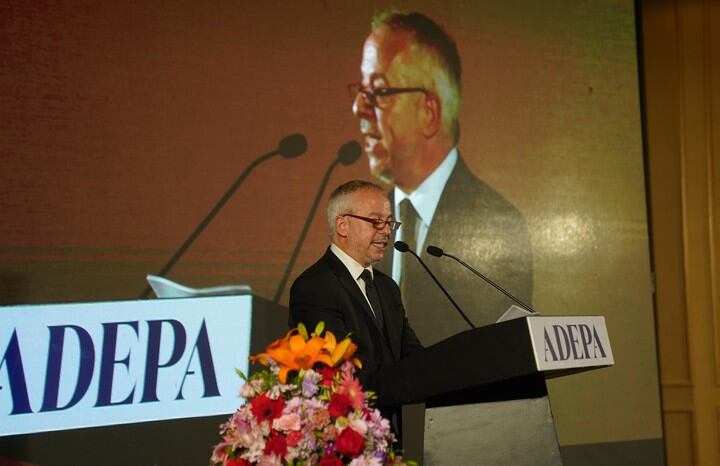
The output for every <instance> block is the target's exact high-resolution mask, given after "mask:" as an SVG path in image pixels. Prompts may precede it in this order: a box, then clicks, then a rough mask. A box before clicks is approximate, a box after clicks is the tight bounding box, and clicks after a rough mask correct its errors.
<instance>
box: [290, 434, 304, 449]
mask: <svg viewBox="0 0 720 466" xmlns="http://www.w3.org/2000/svg"><path fill="white" fill-rule="evenodd" d="M303 437H305V436H304V435H303V433H302V432H298V431H293V432H290V433H289V434H288V435H287V444H288V446H290V447H296V446H297V445H298V443H300V440H302V439H303Z"/></svg>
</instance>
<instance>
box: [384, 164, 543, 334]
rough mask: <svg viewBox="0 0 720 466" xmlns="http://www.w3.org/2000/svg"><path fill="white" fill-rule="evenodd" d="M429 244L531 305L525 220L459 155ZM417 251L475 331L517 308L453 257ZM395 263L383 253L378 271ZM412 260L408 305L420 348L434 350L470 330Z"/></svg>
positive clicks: (405, 295)
mask: <svg viewBox="0 0 720 466" xmlns="http://www.w3.org/2000/svg"><path fill="white" fill-rule="evenodd" d="M401 220H402V219H401ZM429 245H434V246H438V247H441V248H442V249H444V250H445V252H447V253H449V254H452V255H454V256H457V257H459V258H460V259H462V260H464V261H465V262H467V263H468V264H470V265H471V266H472V267H474V268H475V269H477V270H479V271H480V272H481V273H483V274H484V275H486V276H487V277H489V278H490V279H491V280H493V281H494V282H495V283H497V284H499V285H500V286H502V287H503V288H505V289H506V290H508V291H510V292H511V293H513V294H514V295H515V296H517V297H518V298H519V299H520V300H521V301H523V302H525V303H526V304H528V305H532V303H531V299H532V286H533V272H532V262H533V261H532V248H531V245H530V237H529V234H528V230H527V226H526V224H525V219H524V218H523V216H522V215H521V214H520V212H519V211H518V210H517V209H516V208H515V206H513V205H512V204H511V203H510V202H509V201H508V200H507V199H505V198H504V197H503V196H502V195H500V194H499V193H498V192H497V191H495V190H494V189H493V188H491V187H490V186H488V185H487V184H485V183H484V182H482V181H481V180H478V179H477V178H475V176H474V175H473V174H472V173H471V172H470V170H469V169H468V168H467V166H466V165H465V163H464V162H463V160H462V157H458V161H457V164H456V165H455V168H454V169H453V172H452V173H451V174H450V178H448V182H447V184H446V185H445V189H444V190H443V193H442V196H441V198H440V202H439V203H438V206H437V210H436V211H435V216H434V218H433V221H432V224H431V225H430V228H429V230H428V234H427V237H426V240H425V247H427V246H429ZM417 252H418V254H420V256H421V258H422V259H423V260H424V261H425V263H426V264H427V265H428V267H429V268H430V269H431V270H432V271H433V273H434V274H435V275H436V276H437V277H438V279H439V280H440V282H441V283H442V284H443V285H444V286H445V287H446V288H447V289H448V291H449V292H450V294H451V296H452V297H453V299H455V301H456V302H457V303H458V305H459V306H460V307H461V308H462V309H463V311H465V314H467V315H468V317H469V318H470V320H471V321H472V322H473V323H474V324H475V325H476V326H478V327H479V326H482V325H488V324H491V323H493V322H495V321H496V320H497V319H498V318H499V317H500V316H501V315H502V314H503V312H505V311H506V310H507V308H508V307H510V305H511V304H513V302H512V301H511V300H510V299H508V298H506V297H505V296H503V295H502V294H501V293H500V292H498V291H497V290H495V289H494V288H492V287H491V286H490V285H488V284H487V283H485V282H484V281H482V280H481V279H480V278H478V277H476V276H475V275H473V274H472V273H471V272H470V271H468V270H466V269H464V268H463V267H462V266H461V265H460V264H458V263H457V262H455V261H453V260H452V259H450V258H448V257H443V258H435V257H433V256H430V255H429V254H427V253H426V252H425V251H417ZM392 258H393V255H392V254H389V253H386V254H385V258H384V259H383V261H382V262H381V263H380V264H378V266H377V267H376V268H382V269H383V270H384V271H386V272H390V271H391V270H392ZM408 259H409V260H408V262H407V263H408V270H406V271H403V274H405V273H407V274H408V275H407V279H408V284H407V289H403V301H404V302H405V308H406V309H407V313H408V316H409V317H410V319H411V320H412V323H413V328H414V329H415V331H416V332H417V335H418V337H419V338H420V339H421V340H422V342H423V343H424V344H425V345H432V344H434V343H436V342H438V341H441V340H443V339H445V338H447V337H449V336H452V335H454V334H456V333H458V332H461V331H463V330H466V329H467V328H468V326H467V323H465V321H464V320H463V319H462V317H460V316H459V315H458V313H457V311H456V310H455V308H454V307H453V306H452V304H451V303H450V302H449V301H448V299H447V298H446V297H445V295H444V294H442V292H441V291H440V290H439V289H438V287H437V285H435V283H433V282H432V279H431V278H430V277H429V276H428V275H427V273H426V272H425V270H423V269H422V268H421V266H420V265H419V264H418V262H417V261H416V260H415V259H414V258H412V257H408ZM403 280H405V278H403Z"/></svg>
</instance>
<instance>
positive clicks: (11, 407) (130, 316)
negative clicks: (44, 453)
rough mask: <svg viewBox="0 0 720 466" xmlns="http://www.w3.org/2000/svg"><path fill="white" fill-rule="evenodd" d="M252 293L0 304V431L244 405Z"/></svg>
mask: <svg viewBox="0 0 720 466" xmlns="http://www.w3.org/2000/svg"><path fill="white" fill-rule="evenodd" d="M251 307H252V297H251V296H227V297H212V298H192V299H169V300H152V301H125V302H107V303H87V304H55V305H43V306H12V307H3V308H1V309H0V436H2V435H13V434H23V433H30V432H40V431H50V430H63V429H72V428H78V427H91V426H103V425H111V424H123V423H133V422H142V421H151V420H162V419H174V418H185V417H198V416H211V415H217V414H227V413H231V412H233V411H234V410H235V409H236V408H237V407H238V406H239V404H240V402H241V399H240V398H238V391H239V388H240V385H241V380H240V379H239V378H238V376H237V375H236V373H235V369H240V370H242V371H243V372H245V373H247V368H248V356H249V351H250V329H251V316H252V312H251Z"/></svg>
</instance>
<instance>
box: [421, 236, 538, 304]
mask: <svg viewBox="0 0 720 466" xmlns="http://www.w3.org/2000/svg"><path fill="white" fill-rule="evenodd" d="M425 251H427V253H428V254H430V255H431V256H435V257H442V256H447V257H449V258H451V259H455V260H456V261H457V262H459V263H460V265H462V266H463V267H465V268H466V269H468V270H469V271H471V272H472V273H474V274H475V275H477V276H478V277H480V278H482V279H483V280H485V282H487V283H489V284H490V285H492V286H493V288H495V289H496V290H498V291H499V292H500V293H502V294H504V295H505V296H507V297H508V298H510V299H511V300H513V301H514V302H515V303H517V304H519V305H520V307H522V308H523V309H526V310H527V311H529V312H530V313H532V314H537V312H535V310H534V309H533V308H531V307H530V306H528V305H527V304H525V303H523V302H522V301H520V300H519V299H517V298H516V297H515V296H513V295H512V294H510V293H509V292H508V291H505V289H504V288H503V287H501V286H500V285H498V284H497V283H495V282H494V281H492V280H490V279H489V278H488V277H486V276H485V275H483V274H481V273H480V272H478V271H477V270H475V269H474V268H472V267H470V266H469V265H468V264H466V263H465V262H463V261H462V260H460V259H458V258H457V257H455V256H453V255H451V254H448V253H446V252H445V251H443V250H442V249H440V248H439V247H437V246H432V245H430V246H428V247H427V249H425Z"/></svg>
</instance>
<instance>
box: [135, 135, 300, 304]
mask: <svg viewBox="0 0 720 466" xmlns="http://www.w3.org/2000/svg"><path fill="white" fill-rule="evenodd" d="M306 149H307V141H306V140H305V137H304V136H302V135H300V134H293V135H290V136H288V137H286V138H284V139H283V140H281V141H280V144H279V145H278V148H277V149H274V150H272V151H270V152H268V153H267V154H265V155H261V156H260V157H258V158H257V159H256V160H255V161H254V162H252V163H251V164H250V165H248V167H247V168H246V169H245V171H243V172H242V173H241V174H240V176H239V177H238V178H237V179H236V180H235V182H234V183H233V184H232V185H231V186H230V189H228V190H227V191H226V192H225V194H224V195H223V196H222V197H221V198H220V200H219V201H218V202H217V204H215V206H214V207H213V208H212V210H210V213H208V214H207V216H206V217H205V218H204V219H203V221H202V222H200V224H199V225H198V226H197V227H196V228H195V230H193V231H192V233H190V236H189V237H188V238H187V239H186V240H185V242H184V243H183V244H182V246H180V248H179V249H178V250H177V251H176V252H175V254H173V256H172V257H171V258H170V260H169V261H168V262H167V264H165V266H164V267H163V268H162V269H161V270H160V272H158V273H157V274H156V275H158V276H160V277H164V276H165V274H167V273H168V272H169V271H170V269H172V268H173V266H174V265H175V264H176V263H177V261H178V260H180V258H181V257H182V256H183V254H185V251H187V250H188V248H189V247H190V246H191V245H192V244H193V243H194V242H195V240H196V239H197V238H198V236H200V233H202V232H203V230H205V228H206V227H207V226H208V225H209V224H210V222H212V220H213V219H214V218H215V216H216V215H217V214H218V212H220V209H222V208H223V206H225V204H226V203H227V201H228V200H230V198H231V197H232V196H233V194H235V191H237V189H238V187H240V185H241V184H242V182H243V181H245V178H247V177H248V175H249V174H250V173H251V172H252V171H253V170H254V169H255V167H257V166H258V165H260V164H261V163H263V162H265V161H266V160H268V159H270V158H272V157H275V156H276V155H282V156H283V157H284V158H291V157H296V156H298V155H301V154H302V153H304V152H305V150H306ZM151 291H152V288H151V287H150V285H148V286H146V287H145V289H144V290H143V292H142V293H140V296H138V299H145V298H147V297H148V296H149V295H150V292H151Z"/></svg>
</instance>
